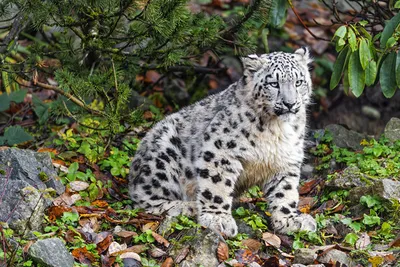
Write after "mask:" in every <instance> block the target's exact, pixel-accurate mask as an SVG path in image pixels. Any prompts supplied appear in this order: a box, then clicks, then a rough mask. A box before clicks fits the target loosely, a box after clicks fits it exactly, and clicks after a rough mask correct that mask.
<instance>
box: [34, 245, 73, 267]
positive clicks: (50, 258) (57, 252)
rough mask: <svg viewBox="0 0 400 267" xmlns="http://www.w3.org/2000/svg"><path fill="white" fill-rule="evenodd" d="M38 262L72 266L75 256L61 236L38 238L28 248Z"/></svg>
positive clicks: (64, 266) (56, 266)
mask: <svg viewBox="0 0 400 267" xmlns="http://www.w3.org/2000/svg"><path fill="white" fill-rule="evenodd" d="M28 255H29V256H30V257H31V258H32V260H33V261H34V262H36V263H39V264H42V265H44V266H47V267H70V266H71V267H72V266H74V258H73V257H72V255H71V253H69V252H68V250H67V248H66V247H65V245H64V243H63V242H62V241H61V239H59V238H48V239H43V240H38V241H36V242H35V243H34V244H32V246H31V247H30V248H29V250H28Z"/></svg>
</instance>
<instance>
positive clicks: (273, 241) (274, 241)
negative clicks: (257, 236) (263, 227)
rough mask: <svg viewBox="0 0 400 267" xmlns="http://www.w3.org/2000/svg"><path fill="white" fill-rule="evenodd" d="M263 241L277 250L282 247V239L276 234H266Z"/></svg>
mask: <svg viewBox="0 0 400 267" xmlns="http://www.w3.org/2000/svg"><path fill="white" fill-rule="evenodd" d="M262 240H264V241H265V245H266V246H267V247H268V246H274V247H276V248H279V247H280V246H281V239H280V238H279V237H278V236H277V235H274V234H271V233H268V232H265V233H263V235H262Z"/></svg>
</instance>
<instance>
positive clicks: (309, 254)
mask: <svg viewBox="0 0 400 267" xmlns="http://www.w3.org/2000/svg"><path fill="white" fill-rule="evenodd" d="M316 258H317V254H316V250H314V249H310V248H300V249H298V250H296V251H295V252H294V260H293V263H300V264H305V265H307V264H312V263H313V262H314V260H315V259H316Z"/></svg>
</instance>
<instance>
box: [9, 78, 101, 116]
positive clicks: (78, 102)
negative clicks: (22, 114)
mask: <svg viewBox="0 0 400 267" xmlns="http://www.w3.org/2000/svg"><path fill="white" fill-rule="evenodd" d="M17 83H18V84H20V85H23V86H25V87H32V86H34V85H36V86H39V87H40V88H42V89H45V90H52V91H54V92H57V93H59V94H61V95H63V96H65V97H67V98H68V100H70V101H72V102H73V103H75V104H76V105H78V106H80V107H81V108H83V109H85V110H86V111H88V112H90V113H91V114H93V115H101V116H104V115H105V114H104V112H102V111H99V110H95V109H91V108H89V107H88V106H87V105H86V104H85V103H84V102H83V101H81V100H79V99H78V98H76V97H75V96H73V95H72V94H70V93H68V92H65V91H64V90H63V89H61V88H59V87H57V86H54V85H50V84H46V83H42V82H38V81H36V82H33V81H32V82H31V81H27V80H24V79H22V78H21V77H19V78H18V79H17Z"/></svg>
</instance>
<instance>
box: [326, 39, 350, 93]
mask: <svg viewBox="0 0 400 267" xmlns="http://www.w3.org/2000/svg"><path fill="white" fill-rule="evenodd" d="M348 53H349V46H346V47H345V48H344V49H343V50H342V51H341V52H340V54H339V56H338V57H337V59H336V61H335V64H334V65H333V73H332V76H331V81H330V84H329V88H330V89H331V90H332V89H333V88H335V87H336V86H337V85H338V84H339V82H340V78H341V77H342V74H343V70H344V68H345V66H346V59H347V56H348Z"/></svg>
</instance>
